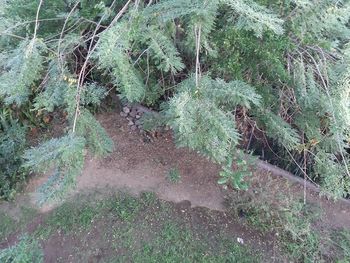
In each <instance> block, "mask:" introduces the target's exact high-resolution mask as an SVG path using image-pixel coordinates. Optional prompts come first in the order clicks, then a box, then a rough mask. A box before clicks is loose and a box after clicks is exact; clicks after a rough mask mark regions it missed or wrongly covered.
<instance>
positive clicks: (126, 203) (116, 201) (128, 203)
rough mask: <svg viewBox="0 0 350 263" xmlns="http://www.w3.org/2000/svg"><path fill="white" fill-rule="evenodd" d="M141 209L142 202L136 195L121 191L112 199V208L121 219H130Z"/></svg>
mask: <svg viewBox="0 0 350 263" xmlns="http://www.w3.org/2000/svg"><path fill="white" fill-rule="evenodd" d="M140 209H141V203H140V202H139V200H138V199H137V198H136V197H132V196H130V195H127V194H124V193H121V194H119V195H116V196H115V197H114V198H112V199H111V207H110V210H111V212H112V213H114V214H116V215H117V216H118V218H120V219H121V220H125V221H129V220H131V219H132V218H134V217H135V216H136V214H137V213H138V212H139V210H140Z"/></svg>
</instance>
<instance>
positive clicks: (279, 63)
mask: <svg viewBox="0 0 350 263" xmlns="http://www.w3.org/2000/svg"><path fill="white" fill-rule="evenodd" d="M0 6H1V7H0V18H1V20H2V25H0V34H1V36H2V39H1V40H0V60H1V61H0V76H1V79H2V81H1V83H0V99H1V103H2V104H4V105H5V106H6V107H8V108H10V107H12V108H13V109H16V111H21V110H23V109H24V108H26V107H27V108H28V107H29V108H30V110H32V111H34V112H35V113H37V114H38V116H39V115H40V114H42V112H43V111H46V112H55V111H56V110H58V109H59V110H62V111H63V112H65V113H67V119H68V123H69V126H70V127H69V128H68V129H67V130H69V135H65V137H63V138H62V139H61V140H62V141H60V140H59V139H54V140H53V141H49V142H48V143H47V144H45V143H44V144H43V145H44V146H45V147H49V148H50V151H51V153H49V154H47V157H48V159H45V158H43V160H39V159H36V158H37V156H36V157H35V158H34V156H31V157H29V156H28V154H27V155H26V158H29V159H31V158H33V159H32V161H29V159H27V166H26V167H31V168H32V170H35V169H34V167H35V166H45V165H44V164H43V163H42V161H43V162H44V161H45V162H48V164H52V165H53V164H54V166H56V169H55V172H54V176H53V177H51V179H50V183H49V184H48V185H49V187H44V188H45V189H47V191H48V192H50V191H51V190H49V189H52V186H53V185H61V186H63V185H64V187H63V188H64V189H66V190H67V189H68V185H70V184H71V183H73V182H74V178H75V177H76V176H77V174H79V172H78V171H80V170H81V166H82V160H83V154H82V152H83V148H84V147H87V148H89V149H90V150H91V152H93V153H94V154H96V155H104V154H106V153H108V152H110V151H112V147H113V146H112V141H111V140H110V139H108V136H107V134H106V132H105V131H104V130H103V128H102V126H101V125H99V124H98V122H97V121H96V120H95V118H94V117H93V116H92V114H91V113H90V112H89V109H90V110H91V109H96V107H98V106H99V105H100V104H101V101H102V100H103V98H104V97H105V96H106V95H107V93H108V92H107V90H108V91H112V92H115V90H117V91H118V92H119V93H120V97H121V98H122V99H123V100H126V101H129V102H141V103H144V104H147V105H149V106H153V107H154V108H158V107H159V105H162V106H161V108H162V109H163V110H162V114H161V117H159V118H156V119H157V125H160V124H168V125H169V126H171V127H172V128H173V130H174V132H175V138H176V141H177V142H178V145H179V146H186V147H189V148H191V149H193V150H196V151H198V152H200V153H201V154H204V155H205V156H207V157H208V158H210V159H212V160H213V161H214V162H216V163H219V164H220V165H222V166H223V172H222V173H221V174H222V176H223V178H222V180H221V182H224V181H225V182H226V183H230V184H231V185H233V186H235V187H244V186H243V185H244V184H241V182H242V181H243V177H244V175H245V174H249V172H248V171H247V169H245V168H244V167H242V173H236V174H234V173H233V172H232V171H231V168H230V165H231V164H232V165H234V164H235V163H234V162H232V163H231V159H232V156H234V155H235V154H236V152H237V150H236V149H237V146H239V145H240V144H241V139H242V138H243V136H246V135H247V134H249V130H250V129H253V131H252V133H254V132H256V131H259V132H261V134H262V136H254V137H256V138H258V137H259V138H258V139H257V140H267V143H270V142H272V143H273V144H274V147H275V148H277V149H272V150H273V151H276V152H277V154H276V155H283V156H281V157H282V158H280V160H279V161H280V162H281V163H282V162H284V163H287V164H288V165H289V166H290V163H296V164H295V165H293V167H297V169H298V172H299V173H300V170H302V172H303V173H304V172H307V173H308V175H309V176H310V177H311V178H312V179H316V180H318V183H321V184H323V189H324V191H325V192H332V193H331V194H332V196H334V197H341V196H345V195H347V194H348V193H349V182H348V176H349V170H350V169H349V168H348V163H349V157H348V154H347V152H346V149H348V146H349V145H348V144H349V134H350V128H349V127H350V120H349V116H350V114H349V112H348V111H349V107H348V104H349V96H348V94H349V91H348V88H349V85H348V83H349V57H348V56H349V54H348V52H349V51H348V48H347V44H348V43H349V30H350V29H349V18H350V15H349V14H350V12H349V10H350V4H349V2H348V1H330V0H321V1H318V2H317V5H316V6H315V4H314V2H313V1H312V0H292V1H283V0H278V1H272V0H256V1H247V0H235V1H233V0H214V1H203V0H192V1H187V0H162V1H122V0H120V1H110V0H104V1H97V0H94V1H85V0H84V1H81V2H80V3H79V4H78V5H76V2H74V1H63V2H62V1H61V2H57V1H54V0H48V1H44V2H43V5H42V6H41V7H40V8H39V5H38V2H36V1H24V0H19V1H12V0H11V1H4V0H2V1H1V2H0ZM37 14H38V21H36V20H37V19H36V15H37ZM196 46H198V47H199V49H198V50H196ZM197 51H198V53H197ZM198 65H200V68H198ZM193 72H196V74H197V75H196V76H195V77H193ZM104 87H108V89H107V88H104ZM254 87H256V88H254ZM16 114H17V113H16ZM27 118H28V119H29V117H27ZM153 120H155V119H154V118H153ZM242 120H243V121H242ZM21 121H22V120H21ZM144 124H145V127H146V129H147V121H146V120H144ZM148 124H151V122H149V123H148ZM251 127H254V128H251ZM70 133H72V134H70ZM253 135H256V134H252V136H251V138H253ZM265 135H267V136H268V137H269V139H266V136H265ZM68 137H70V138H71V139H69V140H72V145H73V146H74V147H78V148H77V149H76V150H73V149H72V148H71V147H68V149H67V151H70V152H71V153H73V152H75V153H77V155H76V159H74V160H75V161H76V163H75V164H74V163H73V162H72V163H71V162H69V161H68V160H66V161H63V159H64V158H65V157H64V156H72V155H71V154H70V153H64V152H63V151H60V150H58V149H59V148H60V147H61V146H60V145H66V143H67V141H68V139H67V138H68ZM261 137H263V138H264V139H261ZM244 139H246V138H244ZM77 141H81V143H76V142H77ZM83 141H84V142H83ZM242 141H245V140H242ZM249 141H250V140H249ZM50 144H52V145H51V146H50ZM264 144H265V141H264ZM37 149H40V150H42V151H43V152H46V151H45V149H44V148H42V146H39V147H38V148H37ZM31 151H34V150H31ZM58 152H59V153H58ZM32 153H33V152H32ZM53 153H55V154H56V153H57V155H55V154H53ZM78 153H79V154H78ZM293 156H294V157H295V158H294V157H293ZM34 159H35V161H34ZM56 159H58V160H56ZM284 160H286V161H284ZM29 163H30V164H29ZM305 163H306V165H305ZM324 163H327V164H328V165H327V167H325V166H324V165H323V164H324ZM71 165H73V167H72V168H69V166H71ZM47 166H50V165H47ZM238 166H240V164H239V163H238ZM300 167H303V168H301V169H300ZM66 174H74V175H73V176H65V175H66ZM228 178H230V179H229V180H228ZM229 181H230V182H229ZM58 182H60V183H58ZM59 188H61V187H59ZM45 191H46V190H45Z"/></svg>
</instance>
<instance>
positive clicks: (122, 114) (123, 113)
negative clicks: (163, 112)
mask: <svg viewBox="0 0 350 263" xmlns="http://www.w3.org/2000/svg"><path fill="white" fill-rule="evenodd" d="M120 116H122V117H123V118H125V117H126V116H128V114H127V113H125V112H124V111H122V112H121V113H120Z"/></svg>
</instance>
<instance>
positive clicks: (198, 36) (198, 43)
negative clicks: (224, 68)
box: [194, 25, 201, 89]
mask: <svg viewBox="0 0 350 263" xmlns="http://www.w3.org/2000/svg"><path fill="white" fill-rule="evenodd" d="M194 30H195V36H196V87H197V89H198V88H199V79H200V74H201V73H200V71H201V65H200V61H199V54H200V48H201V25H198V26H197V25H196V26H195V29H194Z"/></svg>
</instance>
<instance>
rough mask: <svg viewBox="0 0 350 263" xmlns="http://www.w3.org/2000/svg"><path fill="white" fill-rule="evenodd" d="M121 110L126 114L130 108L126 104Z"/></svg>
mask: <svg viewBox="0 0 350 263" xmlns="http://www.w3.org/2000/svg"><path fill="white" fill-rule="evenodd" d="M123 111H124V112H125V113H126V114H128V113H129V112H130V109H129V108H128V107H127V106H125V107H124V108H123Z"/></svg>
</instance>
